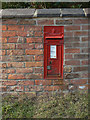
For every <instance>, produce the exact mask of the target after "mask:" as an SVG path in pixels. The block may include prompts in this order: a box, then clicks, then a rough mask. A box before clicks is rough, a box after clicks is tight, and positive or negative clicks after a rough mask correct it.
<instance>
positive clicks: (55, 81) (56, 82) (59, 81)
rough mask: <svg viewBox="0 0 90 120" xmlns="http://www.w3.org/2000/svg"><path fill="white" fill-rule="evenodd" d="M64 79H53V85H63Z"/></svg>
mask: <svg viewBox="0 0 90 120" xmlns="http://www.w3.org/2000/svg"><path fill="white" fill-rule="evenodd" d="M62 84H63V80H53V85H62Z"/></svg>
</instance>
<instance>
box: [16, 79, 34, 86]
mask: <svg viewBox="0 0 90 120" xmlns="http://www.w3.org/2000/svg"><path fill="white" fill-rule="evenodd" d="M18 85H34V81H31V80H27V81H18Z"/></svg>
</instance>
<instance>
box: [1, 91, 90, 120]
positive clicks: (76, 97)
mask: <svg viewBox="0 0 90 120" xmlns="http://www.w3.org/2000/svg"><path fill="white" fill-rule="evenodd" d="M89 96H90V95H89ZM89 98H90V97H89ZM2 117H3V118H86V119H88V94H87V93H86V92H83V93H82V92H79V91H78V92H73V93H67V94H63V93H62V94H61V93H57V94H56V93H53V94H49V95H40V96H33V97H31V95H26V94H23V95H21V96H18V95H10V94H9V95H5V96H3V97H2Z"/></svg>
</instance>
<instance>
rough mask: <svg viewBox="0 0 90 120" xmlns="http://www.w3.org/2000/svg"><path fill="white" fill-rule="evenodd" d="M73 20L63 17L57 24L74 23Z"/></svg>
mask: <svg viewBox="0 0 90 120" xmlns="http://www.w3.org/2000/svg"><path fill="white" fill-rule="evenodd" d="M72 23H73V20H72V19H63V20H56V24H64V25H65V24H72Z"/></svg>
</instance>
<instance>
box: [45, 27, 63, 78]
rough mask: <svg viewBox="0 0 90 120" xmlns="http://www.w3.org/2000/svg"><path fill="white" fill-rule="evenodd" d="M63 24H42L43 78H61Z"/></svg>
mask: <svg viewBox="0 0 90 120" xmlns="http://www.w3.org/2000/svg"><path fill="white" fill-rule="evenodd" d="M63 44H64V27H63V26H44V78H45V79H63Z"/></svg>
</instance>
